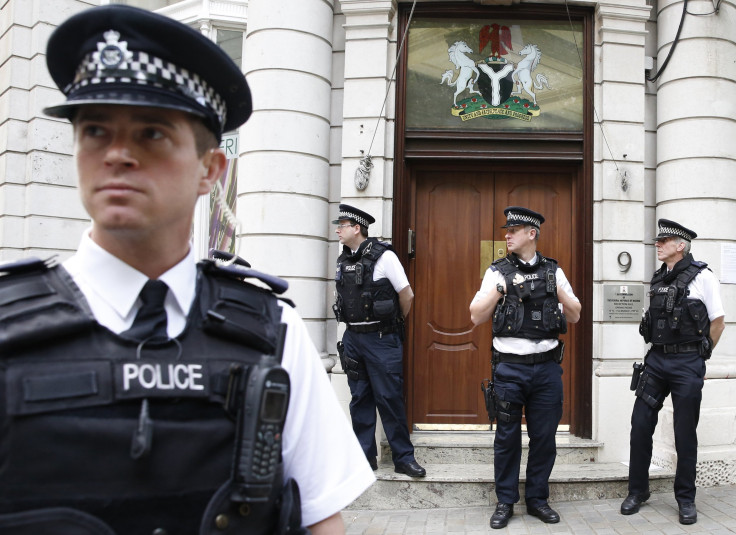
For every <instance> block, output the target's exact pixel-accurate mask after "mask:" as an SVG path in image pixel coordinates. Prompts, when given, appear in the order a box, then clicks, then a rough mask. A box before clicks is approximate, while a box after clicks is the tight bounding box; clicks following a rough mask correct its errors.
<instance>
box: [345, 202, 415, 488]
mask: <svg viewBox="0 0 736 535" xmlns="http://www.w3.org/2000/svg"><path fill="white" fill-rule="evenodd" d="M339 209H340V213H339V215H338V216H337V219H336V220H334V221H333V223H336V224H337V230H336V232H337V235H338V237H339V239H340V243H341V244H342V246H343V250H342V254H341V255H340V256H339V257H338V259H337V270H336V273H335V283H336V284H335V286H336V290H337V302H336V303H335V307H334V308H335V315H336V317H337V320H338V321H342V322H345V323H346V324H347V329H346V331H345V334H344V335H343V339H342V344H339V345H338V348H339V349H340V350H341V351H342V353H343V354H342V356H341V360H342V362H343V368H344V369H345V372H346V374H347V376H348V385H349V386H350V392H351V394H352V399H351V401H350V417H351V419H352V422H353V431H355V435H356V436H357V437H358V441H359V442H360V445H361V447H362V448H363V452H364V453H365V456H366V458H367V459H368V461H369V462H370V464H371V466H372V468H373V469H374V470H376V469H377V468H378V464H377V461H376V455H377V449H376V439H375V435H376V408H377V409H378V412H379V414H380V415H381V422H382V423H383V429H384V431H385V432H386V438H388V443H389V445H390V446H391V456H392V458H393V462H394V469H395V471H396V472H398V473H404V474H406V475H408V476H411V477H423V476H425V475H426V471H425V469H424V468H423V467H421V466H420V465H419V464H418V463H417V461H416V459H415V458H414V446H413V444H412V443H411V439H410V438H409V428H408V426H407V422H406V409H405V406H404V397H403V395H404V394H403V387H402V384H403V378H402V377H403V350H402V342H403V330H404V318H405V317H406V315H407V314H409V309H410V308H411V302H412V300H413V299H414V292H412V290H411V286H409V281H408V279H407V278H406V274H405V273H404V268H403V267H402V266H401V263H400V262H399V259H398V257H397V256H396V253H394V251H393V248H392V247H391V245H390V244H388V243H385V242H381V241H379V240H377V239H376V238H369V237H368V226H369V225H371V224H372V223H374V222H375V221H376V220H375V219H374V218H373V217H372V216H371V215H370V214H367V213H366V212H364V211H363V210H360V209H358V208H355V207H354V206H350V205H348V204H341V205H340V206H339Z"/></svg>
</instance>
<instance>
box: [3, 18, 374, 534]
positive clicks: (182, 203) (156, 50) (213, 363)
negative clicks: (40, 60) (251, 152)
mask: <svg viewBox="0 0 736 535" xmlns="http://www.w3.org/2000/svg"><path fill="white" fill-rule="evenodd" d="M47 64H48V68H49V71H50V74H51V77H52V78H53V80H54V81H55V82H56V84H57V85H58V86H59V88H60V89H61V90H62V91H63V92H64V94H65V96H66V101H65V102H64V103H62V104H59V105H55V106H51V107H50V108H47V109H46V110H45V111H46V113H47V114H49V115H51V116H53V117H58V118H65V119H69V120H70V121H71V123H72V126H73V133H74V148H75V158H76V166H77V171H78V178H79V189H80V194H81V197H82V201H83V204H84V206H85V208H86V210H87V211H88V213H89V215H90V216H91V219H92V226H91V228H90V229H89V230H88V231H87V232H86V233H85V234H84V236H83V237H82V240H81V244H80V246H79V249H78V251H77V253H76V254H75V255H74V256H72V257H71V258H69V259H68V260H67V261H65V262H64V263H63V265H54V264H53V263H52V262H50V261H45V262H44V261H41V260H30V259H29V260H26V261H21V262H17V263H14V264H12V265H6V266H2V267H0V273H2V276H0V296H2V297H0V385H2V386H1V387H0V391H1V392H2V395H0V444H1V445H2V446H1V447H0V533H3V534H4V535H17V534H23V535H26V534H38V533H55V534H60V535H71V534H74V535H88V534H89V535H91V534H95V535H110V534H114V533H118V534H119V535H123V534H125V535H128V534H133V535H136V534H144V533H145V534H151V533H154V534H157V535H165V534H170V535H174V534H177V535H178V534H209V533H254V534H255V533H267V534H272V533H285V532H286V531H287V530H289V533H302V532H303V529H304V528H303V526H308V527H309V529H311V531H312V533H315V534H318V533H343V532H344V527H343V523H342V518H341V516H340V510H341V509H342V508H343V507H345V506H346V505H348V504H349V503H350V502H351V501H352V500H354V499H355V498H356V497H357V496H359V495H360V494H361V493H362V492H363V491H364V490H365V489H366V488H367V487H368V486H370V484H371V483H372V482H373V481H374V480H375V477H374V475H373V472H372V471H371V469H370V466H369V464H368V463H367V462H366V461H365V457H364V455H363V452H362V451H361V449H360V445H359V444H358V441H357V440H356V439H355V436H354V435H353V433H352V432H351V430H350V427H349V425H348V424H347V422H346V421H345V418H344V416H343V414H342V412H341V410H340V408H339V404H338V403H337V399H336V397H335V395H334V391H333V390H332V387H331V386H330V383H329V380H328V378H327V376H326V374H325V373H324V368H323V366H322V364H321V362H320V359H319V356H318V355H317V352H316V350H315V348H314V346H313V344H312V343H311V341H310V339H309V335H308V333H307V330H306V327H305V325H304V323H303V321H302V320H301V318H300V317H299V316H298V314H297V313H296V311H295V310H294V309H293V308H292V307H291V306H288V305H287V304H285V303H284V302H282V301H281V300H279V299H278V298H277V294H278V293H281V292H283V291H284V290H285V289H286V285H285V283H284V281H281V280H279V279H276V278H273V277H269V276H267V275H261V274H259V273H256V272H253V271H252V270H249V269H247V268H246V267H245V266H244V265H242V264H244V262H240V263H239V264H221V263H216V262H214V261H211V260H205V261H202V262H200V263H199V264H197V263H196V261H195V257H194V252H193V250H192V246H191V243H190V235H191V228H192V218H193V212H194V207H195V203H196V202H197V199H198V197H199V196H201V195H206V194H208V193H209V192H210V189H211V187H212V185H213V184H214V182H215V181H216V180H218V179H219V177H220V176H221V173H222V172H223V171H224V169H225V165H226V159H225V155H224V152H223V151H222V150H221V149H219V148H218V144H219V141H220V138H221V135H222V133H223V132H224V131H228V130H232V129H235V128H237V127H238V126H240V125H241V124H242V123H244V122H245V121H246V119H247V118H248V116H249V115H250V113H251V97H250V92H249V89H248V85H247V83H246V81H245V78H244V76H243V74H242V72H241V71H240V69H239V67H238V66H236V65H235V64H234V63H233V62H232V60H230V59H229V57H228V56H227V55H226V54H225V52H224V51H223V50H222V49H220V47H218V46H217V45H216V44H214V43H213V42H211V41H210V40H209V39H207V38H205V37H204V36H203V35H201V33H200V32H198V31H195V30H193V29H191V28H189V27H187V26H185V25H183V24H180V23H178V22H175V21H172V20H171V19H169V18H166V17H163V16H161V15H157V14H154V13H151V12H148V11H144V10H140V9H136V8H132V7H128V6H124V5H106V6H102V7H97V8H92V9H89V10H86V11H83V12H81V13H79V14H77V15H74V16H72V17H71V18H69V19H68V20H66V21H65V22H64V23H63V24H61V25H60V26H59V27H58V28H57V29H56V30H55V31H54V33H53V34H52V35H51V37H50V39H49V43H48V50H47ZM252 277H258V278H260V279H261V281H262V282H263V283H265V284H266V285H268V286H270V287H271V288H272V290H266V289H264V285H261V284H260V283H259V285H258V286H256V285H252V284H249V283H248V282H247V281H248V280H251V278H252ZM284 370H285V371H284ZM286 372H288V374H289V376H290V377H291V380H290V381H289V376H287V375H286ZM289 383H290V386H289ZM284 419H285V422H284ZM327 451H329V454H325V452H327ZM299 489H301V501H300V499H299ZM300 504H301V517H300V511H299V508H300Z"/></svg>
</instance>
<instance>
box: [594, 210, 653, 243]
mask: <svg viewBox="0 0 736 535" xmlns="http://www.w3.org/2000/svg"><path fill="white" fill-rule="evenodd" d="M599 217H601V218H602V219H601V220H602V221H605V222H606V224H605V225H602V228H601V234H600V236H599V238H600V239H603V240H624V241H637V240H640V239H641V233H642V229H643V228H644V214H643V213H642V210H641V203H640V202H613V201H611V202H605V203H602V204H601V206H600V214H599Z"/></svg>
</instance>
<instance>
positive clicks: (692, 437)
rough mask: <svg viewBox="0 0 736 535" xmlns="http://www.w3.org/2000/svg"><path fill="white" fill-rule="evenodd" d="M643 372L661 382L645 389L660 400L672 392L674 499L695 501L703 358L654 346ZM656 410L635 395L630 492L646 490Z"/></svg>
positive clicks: (695, 354)
mask: <svg viewBox="0 0 736 535" xmlns="http://www.w3.org/2000/svg"><path fill="white" fill-rule="evenodd" d="M646 365H647V367H646V372H647V373H649V374H651V375H653V376H654V377H655V378H656V379H657V380H658V382H659V383H660V385H659V387H660V391H659V392H657V388H656V386H654V385H653V384H652V383H649V384H647V386H646V387H645V392H646V393H648V394H649V395H650V396H653V397H655V398H656V399H658V400H659V401H664V398H665V397H667V395H669V394H672V408H673V424H674V431H675V450H676V451H677V468H676V471H675V499H676V500H677V502H678V503H690V502H694V501H695V465H696V463H697V460H698V435H697V427H698V420H699V419H700V402H701V400H702V398H703V378H704V377H705V360H703V358H702V357H701V356H699V355H698V354H697V353H679V354H678V353H674V354H673V353H668V354H665V353H662V352H659V351H657V350H656V347H655V348H653V349H652V350H651V351H650V352H649V355H648V356H647V359H646ZM659 410H660V409H655V408H652V407H650V406H649V405H648V404H647V403H646V402H645V401H644V400H643V399H641V398H639V397H637V398H636V401H635V402H634V410H633V412H632V414H631V441H630V447H631V451H630V453H629V493H630V494H645V493H647V492H649V465H650V463H651V461H652V436H653V435H654V430H655V428H656V427H657V421H658V418H659Z"/></svg>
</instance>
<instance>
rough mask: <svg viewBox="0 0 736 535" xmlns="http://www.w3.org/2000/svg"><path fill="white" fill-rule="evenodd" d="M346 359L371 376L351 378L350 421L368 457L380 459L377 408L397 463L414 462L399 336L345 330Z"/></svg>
mask: <svg viewBox="0 0 736 535" xmlns="http://www.w3.org/2000/svg"><path fill="white" fill-rule="evenodd" d="M342 341H343V343H344V344H345V356H346V357H350V358H352V359H354V360H356V361H358V362H362V363H363V364H364V365H365V369H366V372H367V377H366V378H364V379H359V380H354V379H351V378H350V377H348V385H349V386H350V392H351V394H352V398H351V400H350V418H351V420H352V423H353V431H354V432H355V435H356V436H357V437H358V442H360V446H361V448H363V453H365V455H366V457H368V458H373V457H376V456H377V452H378V450H377V448H376V409H378V414H380V415H381V423H383V430H384V431H385V432H386V438H387V439H388V444H389V446H390V447H391V456H392V458H393V461H394V464H398V463H406V462H410V461H414V460H415V458H414V445H413V444H412V443H411V438H410V437H409V427H408V425H407V421H406V405H405V404H404V391H403V384H404V383H403V366H404V365H403V351H402V344H401V339H400V338H399V335H398V334H397V333H388V334H383V335H381V334H379V333H377V332H375V333H356V332H352V331H345V334H344V335H343V337H342Z"/></svg>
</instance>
